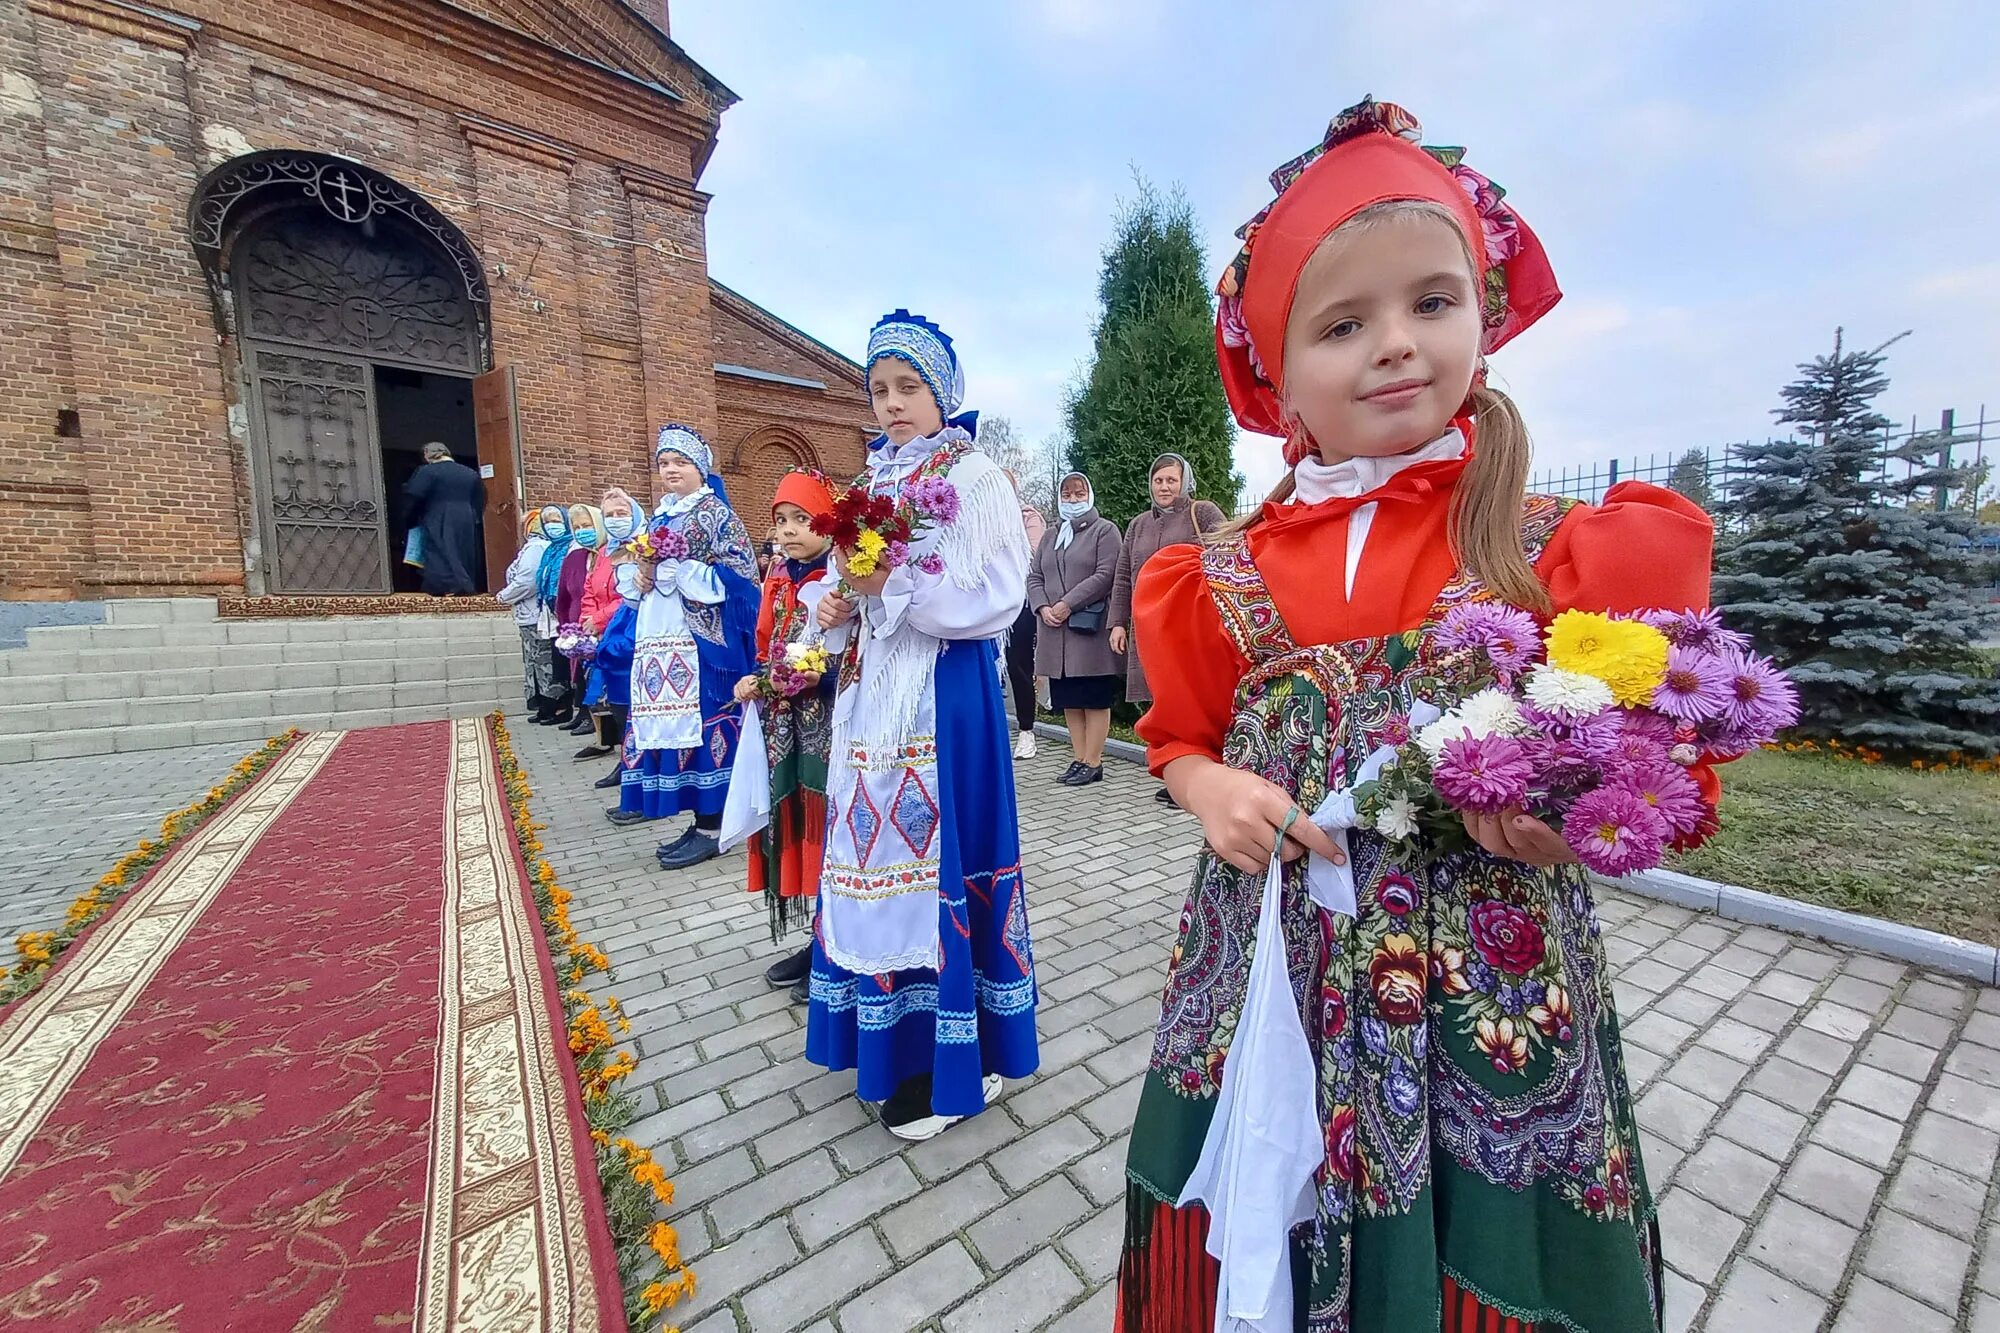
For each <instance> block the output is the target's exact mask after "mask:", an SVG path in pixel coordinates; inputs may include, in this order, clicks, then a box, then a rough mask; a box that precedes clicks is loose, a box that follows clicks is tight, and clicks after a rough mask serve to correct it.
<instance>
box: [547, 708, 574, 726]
mask: <svg viewBox="0 0 2000 1333" xmlns="http://www.w3.org/2000/svg"><path fill="white" fill-rule="evenodd" d="M575 720H576V710H575V709H574V708H571V707H570V706H569V705H568V704H564V705H563V706H562V707H561V708H558V709H557V710H556V711H555V712H554V713H553V714H551V715H550V716H549V725H550V726H553V727H567V726H569V724H570V723H572V722H574V721H575Z"/></svg>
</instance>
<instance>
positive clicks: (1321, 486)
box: [1291, 426, 1465, 505]
mask: <svg viewBox="0 0 2000 1333" xmlns="http://www.w3.org/2000/svg"><path fill="white" fill-rule="evenodd" d="M1464 454H1465V436H1463V435H1461V434H1459V431H1458V427H1456V426H1453V427H1452V428H1451V429H1449V430H1447V431H1446V432H1445V433H1444V434H1442V435H1440V436H1438V437H1437V438H1436V439H1435V440H1432V441H1431V442H1430V443H1429V444H1427V445H1424V446H1423V447H1422V448H1420V449H1412V450H1410V451H1409V452H1408V453H1404V454H1390V455H1389V456H1388V457H1386V458H1344V459H1342V460H1341V461H1340V462H1338V463H1322V462H1320V460H1319V459H1318V458H1317V457H1309V458H1307V459H1305V460H1304V461H1302V462H1301V463H1300V464H1299V465H1298V467H1297V468H1296V469H1295V470H1294V471H1293V473H1292V478H1293V486H1294V490H1293V494H1292V499H1291V503H1292V504H1305V505H1316V504H1319V503H1320V502H1321V501H1323V500H1332V499H1336V498H1341V497H1348V496H1355V495H1366V494H1368V493H1369V492H1370V491H1373V490H1378V489H1380V488H1381V487H1382V486H1384V485H1386V484H1387V483H1388V481H1389V479H1390V478H1391V477H1394V476H1395V475H1396V474H1397V473H1398V472H1401V471H1403V469H1405V468H1409V467H1415V466H1416V465H1417V464H1418V463H1431V462H1436V461H1438V460H1439V459H1445V458H1460V457H1463V456H1464Z"/></svg>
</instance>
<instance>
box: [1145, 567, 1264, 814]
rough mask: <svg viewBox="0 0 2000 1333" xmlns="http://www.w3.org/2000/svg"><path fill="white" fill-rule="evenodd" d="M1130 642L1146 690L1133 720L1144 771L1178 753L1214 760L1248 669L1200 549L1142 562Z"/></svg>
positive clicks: (1159, 766)
mask: <svg viewBox="0 0 2000 1333" xmlns="http://www.w3.org/2000/svg"><path fill="white" fill-rule="evenodd" d="M1132 637H1133V641H1134V643H1135V644H1136V645H1137V647H1138V649H1139V660H1140V662H1141V663H1143V664H1144V666H1145V668H1146V682H1147V683H1148V684H1149V685H1151V686H1152V689H1153V706H1152V707H1151V708H1150V709H1148V710H1147V712H1146V715H1145V716H1144V717H1142V718H1140V719H1139V737H1140V739H1141V740H1143V741H1145V742H1146V764H1147V767H1149V768H1151V769H1152V770H1153V772H1154V774H1155V775H1158V773H1159V772H1160V770H1161V769H1163V768H1165V767H1166V766H1167V765H1168V764H1169V763H1171V762H1173V761H1174V760H1176V759H1179V758H1181V757H1182V756H1183V755H1190V754H1205V755H1207V756H1208V757H1209V758H1211V759H1215V760H1220V759H1221V758H1222V739H1223V737H1224V736H1225V735H1227V734H1228V731H1229V721H1230V716H1231V714H1232V713H1233V712H1234V711H1235V703H1236V687H1237V685H1238V684H1239V683H1240V682H1241V681H1242V679H1243V677H1244V676H1245V675H1246V674H1248V672H1249V670H1250V664H1249V663H1248V662H1247V661H1245V660H1244V659H1243V657H1242V655H1241V654H1240V653H1238V652H1237V651H1236V645H1235V644H1233V643H1231V642H1230V640H1229V635H1228V634H1227V633H1226V632H1225V631H1224V630H1223V628H1222V616H1221V614H1220V613H1219V612H1218V611H1217V610H1216V609H1215V601H1214V599H1213V598H1212V597H1210V596H1209V592H1208V576H1207V575H1206V574H1204V573H1203V572H1202V568H1201V548H1200V547H1199V546H1169V547H1166V548H1165V549H1163V550H1162V551H1161V552H1160V553H1159V554H1158V555H1155V556H1154V557H1153V558H1152V559H1151V560H1148V561H1147V562H1146V566H1145V568H1144V569H1143V570H1141V571H1140V573H1139V578H1138V582H1137V584H1136V586H1135V587H1134V588H1133V590H1132Z"/></svg>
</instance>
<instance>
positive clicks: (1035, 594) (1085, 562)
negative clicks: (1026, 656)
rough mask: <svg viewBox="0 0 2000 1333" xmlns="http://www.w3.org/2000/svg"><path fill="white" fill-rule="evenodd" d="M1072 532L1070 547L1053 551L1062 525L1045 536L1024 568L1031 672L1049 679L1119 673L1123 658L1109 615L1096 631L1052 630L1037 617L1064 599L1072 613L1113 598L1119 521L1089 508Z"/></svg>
mask: <svg viewBox="0 0 2000 1333" xmlns="http://www.w3.org/2000/svg"><path fill="white" fill-rule="evenodd" d="M1076 523H1077V529H1076V535H1075V536H1074V537H1072V538H1071V539H1070V543H1069V546H1068V547H1066V548H1065V549H1063V550H1060V551H1058V550H1057V549H1056V535H1057V534H1058V533H1060V532H1061V531H1062V529H1063V525H1062V524H1061V523H1056V524H1054V525H1053V526H1051V527H1050V528H1049V530H1048V532H1047V533H1045V534H1043V537H1042V544H1041V545H1040V546H1039V547H1037V548H1036V550H1035V558H1034V561H1033V563H1032V564H1031V565H1030V566H1029V568H1028V606H1029V607H1030V609H1032V610H1033V611H1034V613H1035V616H1036V621H1037V625H1036V629H1035V674H1036V675H1038V676H1047V677H1048V678H1049V679H1050V680H1068V679H1073V678H1075V677H1078V676H1118V675H1123V674H1124V672H1125V661H1124V659H1123V658H1121V657H1120V656H1119V655H1118V654H1117V653H1114V652H1112V651H1111V644H1110V630H1111V616H1110V613H1109V611H1108V610H1107V612H1106V614H1105V617H1104V624H1103V625H1102V626H1101V627H1099V629H1098V630H1097V632H1096V633H1094V634H1085V633H1083V632H1081V631H1079V630H1073V629H1070V628H1069V627H1068V626H1064V627H1063V628H1061V629H1052V628H1050V627H1049V625H1048V624H1047V623H1046V622H1043V621H1042V620H1041V614H1042V608H1043V607H1045V606H1053V605H1055V604H1056V603H1057V602H1068V603H1069V608H1070V610H1072V611H1079V610H1082V609H1083V608H1084V607H1086V606H1090V605H1092V604H1093V603H1096V602H1102V601H1107V600H1109V599H1110V597H1111V584H1112V581H1113V580H1114V579H1116V578H1117V577H1118V548H1119V545H1120V543H1119V540H1118V525H1117V524H1116V523H1113V522H1112V521H1111V520H1110V519H1108V518H1104V517H1102V516H1100V515H1099V514H1098V512H1097V511H1096V510H1095V509H1093V510H1091V511H1090V512H1089V513H1088V514H1086V515H1084V516H1083V517H1082V518H1080V519H1078V520H1076Z"/></svg>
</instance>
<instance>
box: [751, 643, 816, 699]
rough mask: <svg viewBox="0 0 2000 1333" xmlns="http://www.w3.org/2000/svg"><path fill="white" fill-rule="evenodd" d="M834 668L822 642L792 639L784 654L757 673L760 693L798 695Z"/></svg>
mask: <svg viewBox="0 0 2000 1333" xmlns="http://www.w3.org/2000/svg"><path fill="white" fill-rule="evenodd" d="M831 669H832V659H831V658H830V657H829V656H828V654H827V651H826V646H825V645H824V644H822V643H818V642H813V643H788V644H786V645H785V651H784V654H783V655H782V656H779V657H774V658H772V659H771V665H769V666H768V667H765V668H764V670H763V672H762V673H761V674H759V675H758V677H757V693H758V694H759V695H760V696H761V697H763V698H765V699H768V700H773V701H776V700H781V699H794V698H797V697H798V696H799V695H801V694H804V693H805V692H806V691H807V690H810V689H812V688H813V687H814V686H815V685H817V684H819V682H820V678H821V677H822V676H824V675H826V673H827V672H828V671H829V670H831Z"/></svg>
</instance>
